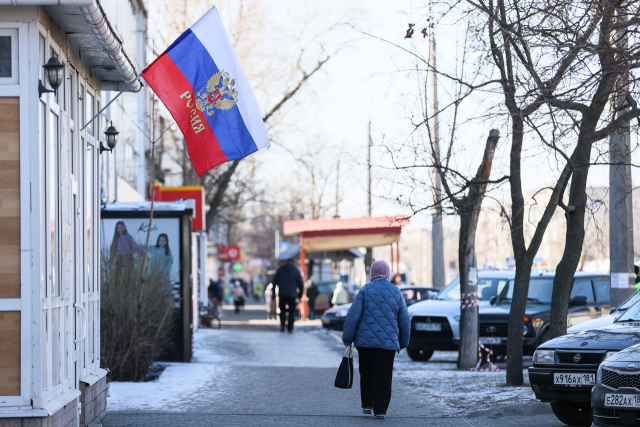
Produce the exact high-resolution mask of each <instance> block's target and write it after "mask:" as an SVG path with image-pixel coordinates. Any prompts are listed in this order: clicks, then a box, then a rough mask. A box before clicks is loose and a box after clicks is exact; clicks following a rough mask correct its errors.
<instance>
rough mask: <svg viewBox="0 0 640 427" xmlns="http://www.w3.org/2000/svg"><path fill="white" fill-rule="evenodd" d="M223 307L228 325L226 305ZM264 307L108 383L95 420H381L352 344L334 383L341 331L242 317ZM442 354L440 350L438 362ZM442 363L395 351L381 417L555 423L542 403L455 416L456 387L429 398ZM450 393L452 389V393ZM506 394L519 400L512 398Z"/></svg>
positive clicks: (414, 421)
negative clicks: (101, 416)
mask: <svg viewBox="0 0 640 427" xmlns="http://www.w3.org/2000/svg"><path fill="white" fill-rule="evenodd" d="M225 315H226V318H227V319H229V318H231V319H234V323H235V320H236V319H235V318H234V317H235V315H234V313H232V312H231V313H229V312H226V313H225ZM262 315H263V313H262V312H261V311H259V310H257V309H253V310H245V311H244V312H243V313H241V314H240V315H238V317H239V319H238V321H245V322H246V323H245V324H244V326H243V325H242V324H241V323H240V324H234V325H233V326H232V327H226V328H225V327H224V326H223V329H222V330H201V331H198V332H197V334H196V337H195V356H194V359H193V362H192V363H190V364H179V363H174V364H169V365H168V367H167V368H166V370H165V371H164V373H163V374H162V375H161V377H160V379H159V380H157V381H154V382H148V383H111V384H110V391H109V398H108V408H107V409H108V414H107V417H106V418H105V420H104V421H103V426H105V427H120V426H167V427H175V426H194V427H196V426H214V425H221V426H242V427H247V426H254V425H259V426H261V427H266V426H285V427H286V426H341V427H342V426H346V425H349V426H364V425H367V426H368V425H380V423H381V422H380V421H378V420H374V419H373V418H372V417H371V416H369V417H365V416H362V415H361V414H360V411H361V410H360V396H359V376H358V375H357V352H356V359H355V363H356V377H355V381H354V388H353V389H352V390H339V389H336V388H335V387H333V379H334V378H335V373H336V369H337V367H338V365H339V363H340V360H341V357H342V353H343V351H344V346H342V344H341V343H340V342H339V339H337V338H338V337H339V334H335V333H334V334H332V333H328V332H327V331H324V330H322V329H321V328H319V327H315V326H311V325H308V326H306V327H296V331H295V333H293V334H287V333H284V334H283V333H280V332H278V325H277V324H276V323H273V325H272V326H259V325H255V324H250V323H249V321H250V320H251V319H255V318H257V317H258V316H262ZM450 356H451V355H448V354H445V353H443V354H442V355H440V357H442V358H444V359H443V360H445V359H447V357H448V358H450ZM450 365H451V363H450V361H438V358H437V357H436V358H435V361H434V362H433V363H431V362H429V363H427V364H424V363H414V362H411V361H409V360H408V358H407V356H406V355H405V354H401V355H400V356H399V357H398V359H397V364H396V369H395V371H396V372H397V374H396V375H395V376H394V384H393V396H392V399H391V406H390V408H389V411H388V414H387V419H386V420H385V421H384V422H382V424H383V425H386V426H407V427H411V426H443V427H447V426H466V427H469V426H478V427H502V426H504V427H514V426H522V427H559V426H562V425H563V424H562V423H560V422H558V421H557V420H556V419H555V417H553V415H552V414H550V411H549V410H548V408H547V407H546V406H544V405H542V404H539V405H540V408H539V411H538V413H537V414H536V415H535V416H526V415H525V416H523V415H524V414H520V415H518V413H519V412H518V411H515V412H513V411H511V412H510V409H509V406H506V407H505V409H506V411H504V412H505V413H500V412H496V411H495V410H493V411H490V412H488V413H487V416H484V415H483V414H482V413H476V414H474V415H473V418H463V416H466V415H467V413H468V412H469V408H471V407H468V406H467V405H465V400H468V399H466V397H467V396H465V394H464V393H461V394H460V395H459V399H460V405H452V404H451V398H450V397H449V398H448V400H447V399H436V398H434V396H438V394H439V386H440V385H441V384H439V383H438V381H437V380H436V381H434V378H435V377H436V376H437V375H435V374H437V373H438V374H439V375H443V374H446V376H445V377H444V378H450V376H452V375H455V371H451V370H450ZM495 378H497V377H495ZM496 381H498V380H496ZM495 390H497V389H495ZM525 391H526V390H525ZM443 392H444V390H443ZM448 393H449V395H452V393H453V391H452V390H448ZM445 394H446V393H445ZM453 395H454V396H457V395H455V393H454V394H453ZM456 398H457V397H456ZM513 402H514V403H513V404H514V405H520V403H517V402H516V400H514V401H513ZM472 403H473V402H472ZM472 403H468V404H472ZM507 403H508V402H507ZM457 406H459V407H457ZM456 407H457V408H456ZM460 407H464V408H465V409H464V411H466V412H467V413H463V412H464V411H463V410H462V409H460ZM472 407H473V406H472ZM494 409H495V408H494ZM507 415H514V416H507ZM515 415H518V416H515Z"/></svg>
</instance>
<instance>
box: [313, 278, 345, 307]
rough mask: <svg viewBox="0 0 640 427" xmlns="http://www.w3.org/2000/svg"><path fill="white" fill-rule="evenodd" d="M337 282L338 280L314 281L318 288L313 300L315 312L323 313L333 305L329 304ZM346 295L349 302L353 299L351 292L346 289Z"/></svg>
mask: <svg viewBox="0 0 640 427" xmlns="http://www.w3.org/2000/svg"><path fill="white" fill-rule="evenodd" d="M337 284H338V280H336V281H334V282H319V283H316V288H317V289H318V296H317V297H316V301H315V303H316V304H315V311H316V313H323V312H325V311H326V310H329V309H330V308H331V307H333V305H332V304H331V298H333V291H335V289H336V286H337ZM346 289H347V287H346V286H345V290H346ZM347 297H348V298H349V302H351V301H353V296H352V294H351V292H348V291H347Z"/></svg>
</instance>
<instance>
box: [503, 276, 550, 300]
mask: <svg viewBox="0 0 640 427" xmlns="http://www.w3.org/2000/svg"><path fill="white" fill-rule="evenodd" d="M552 293H553V279H552V278H546V277H545V278H536V277H532V278H531V280H529V295H528V296H527V298H529V299H532V300H535V301H539V302H544V303H550V302H551V295H552ZM511 298H513V280H510V281H509V283H508V284H507V286H505V288H504V290H503V291H502V292H500V300H501V301H511Z"/></svg>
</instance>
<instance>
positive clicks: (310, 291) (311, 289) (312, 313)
mask: <svg viewBox="0 0 640 427" xmlns="http://www.w3.org/2000/svg"><path fill="white" fill-rule="evenodd" d="M317 296H318V287H317V286H316V285H315V283H313V280H312V279H311V280H309V281H308V282H307V298H308V299H309V300H308V301H307V304H309V319H311V320H315V318H316V297H317Z"/></svg>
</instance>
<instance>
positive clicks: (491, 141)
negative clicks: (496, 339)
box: [456, 129, 500, 369]
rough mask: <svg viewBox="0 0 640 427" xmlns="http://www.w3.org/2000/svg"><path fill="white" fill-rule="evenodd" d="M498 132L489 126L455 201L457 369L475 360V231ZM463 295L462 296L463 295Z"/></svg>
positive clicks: (476, 276)
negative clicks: (465, 185) (457, 222)
mask: <svg viewBox="0 0 640 427" xmlns="http://www.w3.org/2000/svg"><path fill="white" fill-rule="evenodd" d="M499 138H500V132H498V130H497V129H492V130H491V131H490V132H489V137H488V138H487V145H486V146H485V149H484V156H483V157H482V163H480V167H478V172H477V173H476V176H475V178H474V179H473V180H472V181H470V184H469V193H468V194H467V196H466V197H465V198H463V199H460V200H458V201H457V202H456V208H457V211H458V214H459V215H460V239H459V245H458V263H459V264H460V293H461V294H463V295H462V298H461V300H460V312H461V313H460V349H459V354H458V368H460V369H470V368H473V367H475V366H476V364H477V363H478V339H479V334H478V323H479V317H478V305H477V301H478V267H477V260H476V230H477V229H478V219H479V217H480V208H481V207H482V200H483V199H484V192H485V190H486V189H487V180H488V179H489V176H490V175H491V165H492V163H493V156H494V154H495V151H496V145H497V144H498V139H499ZM465 295H466V297H465Z"/></svg>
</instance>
